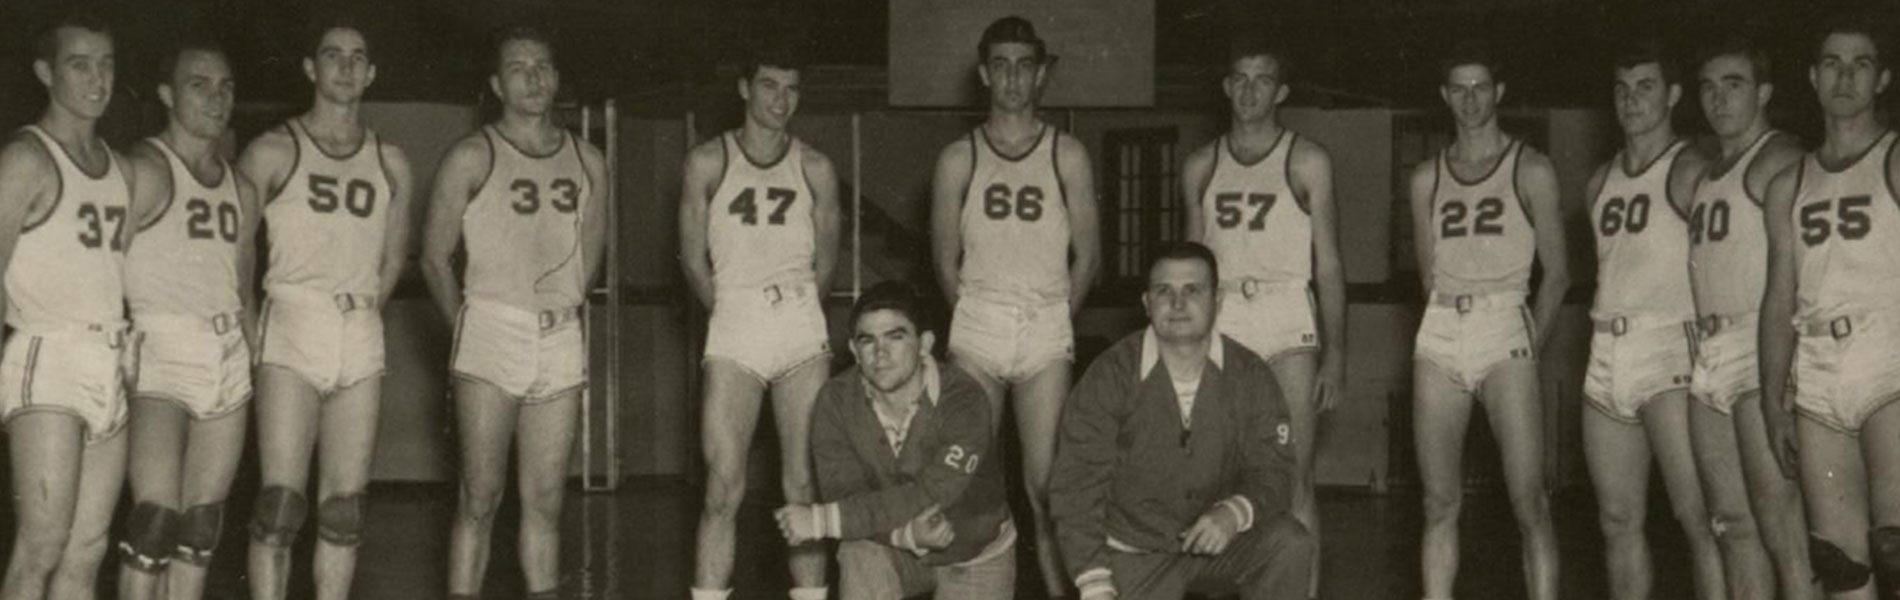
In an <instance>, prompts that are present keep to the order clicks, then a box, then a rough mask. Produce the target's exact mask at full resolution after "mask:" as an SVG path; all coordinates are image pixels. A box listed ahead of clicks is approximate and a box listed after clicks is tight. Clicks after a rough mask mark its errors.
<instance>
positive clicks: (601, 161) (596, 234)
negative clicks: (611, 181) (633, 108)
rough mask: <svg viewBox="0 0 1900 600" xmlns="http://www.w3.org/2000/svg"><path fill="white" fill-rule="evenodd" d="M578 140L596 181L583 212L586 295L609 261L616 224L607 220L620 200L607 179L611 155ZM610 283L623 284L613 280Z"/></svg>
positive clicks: (588, 167)
mask: <svg viewBox="0 0 1900 600" xmlns="http://www.w3.org/2000/svg"><path fill="white" fill-rule="evenodd" d="M574 139H575V141H576V142H579V143H580V145H581V158H582V159H584V160H586V161H587V164H586V165H584V166H585V168H586V169H587V178H588V179H590V180H593V182H594V183H593V185H592V186H591V187H592V190H593V191H592V192H591V193H590V194H589V196H590V197H589V198H588V199H587V208H586V211H585V212H584V213H583V214H582V215H581V293H582V295H583V296H585V294H586V293H587V290H588V288H590V287H591V286H592V285H593V283H594V278H596V277H599V276H600V268H601V265H602V264H605V263H606V260H605V258H606V256H607V231H608V230H609V229H610V228H612V227H613V224H612V223H608V222H607V203H609V202H614V201H616V199H615V198H614V197H613V196H611V195H609V194H610V193H611V190H610V189H609V188H610V187H611V186H610V185H608V181H607V155H605V154H603V153H601V151H600V149H598V148H595V147H594V145H593V144H589V143H587V142H586V141H583V140H581V139H580V138H579V137H576V138H574ZM607 285H610V286H612V285H619V283H618V282H613V281H609V282H607ZM582 302H583V303H585V302H586V301H585V300H583V301H582Z"/></svg>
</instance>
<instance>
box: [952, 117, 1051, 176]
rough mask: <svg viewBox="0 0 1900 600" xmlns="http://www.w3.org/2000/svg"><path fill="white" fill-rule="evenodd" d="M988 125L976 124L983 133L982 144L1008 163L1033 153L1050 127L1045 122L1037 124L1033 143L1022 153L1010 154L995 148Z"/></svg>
mask: <svg viewBox="0 0 1900 600" xmlns="http://www.w3.org/2000/svg"><path fill="white" fill-rule="evenodd" d="M989 126H990V125H989V123H984V124H982V125H978V126H976V132H977V133H981V134H983V145H985V146H989V148H990V154H993V155H995V156H996V157H997V158H1000V159H1003V162H1010V163H1014V162H1022V161H1023V159H1025V158H1029V155H1031V154H1035V153H1036V150H1038V149H1041V148H1042V142H1043V140H1045V139H1048V137H1049V130H1050V129H1052V127H1049V124H1047V123H1042V124H1039V127H1041V129H1038V130H1037V131H1036V143H1035V145H1032V146H1030V147H1029V149H1028V150H1024V151H1023V153H1022V154H1018V155H1016V156H1010V155H1008V154H1004V153H1003V151H1002V150H997V149H996V142H993V141H990V132H989V131H988V129H989ZM971 166H972V167H974V166H975V165H974V164H972V165H971Z"/></svg>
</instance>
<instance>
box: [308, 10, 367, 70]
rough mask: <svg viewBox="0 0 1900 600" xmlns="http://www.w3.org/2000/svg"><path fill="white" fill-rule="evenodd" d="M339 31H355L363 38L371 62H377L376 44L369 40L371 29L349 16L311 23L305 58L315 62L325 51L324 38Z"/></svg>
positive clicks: (327, 18)
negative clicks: (320, 53) (318, 54)
mask: <svg viewBox="0 0 1900 600" xmlns="http://www.w3.org/2000/svg"><path fill="white" fill-rule="evenodd" d="M338 29H347V30H350V31H354V32H356V35H359V36H362V38H363V53H364V54H366V55H368V56H369V59H370V62H376V44H375V42H372V41H370V39H369V38H370V35H369V27H368V26H367V25H366V24H365V23H364V22H363V21H361V20H358V19H357V18H356V17H353V16H348V15H325V16H323V17H321V18H318V19H316V20H314V21H311V23H310V31H309V34H308V35H309V38H308V39H307V40H306V43H307V45H306V46H304V58H309V59H312V60H315V59H316V58H317V53H319V52H322V51H323V36H326V35H329V34H330V32H331V31H335V30H338Z"/></svg>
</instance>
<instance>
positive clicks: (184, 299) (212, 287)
mask: <svg viewBox="0 0 1900 600" xmlns="http://www.w3.org/2000/svg"><path fill="white" fill-rule="evenodd" d="M145 143H147V144H150V145H151V146H152V147H154V148H157V149H158V151H159V153H160V154H163V155H165V164H166V165H169V166H170V168H171V180H172V195H171V197H170V198H166V199H165V206H164V207H163V208H160V209H159V212H158V214H157V215H155V216H153V217H152V218H151V219H150V220H148V221H146V222H144V223H140V224H139V234H138V238H137V240H136V241H134V242H133V244H132V249H131V251H130V252H127V253H126V257H125V260H126V272H125V299H126V303H127V304H129V305H131V307H132V316H133V319H134V320H137V318H138V317H139V316H141V315H191V316H198V317H205V318H210V317H214V316H217V315H219V314H222V313H230V312H237V311H238V310H240V309H242V308H243V303H242V302H241V301H240V300H239V299H238V285H240V283H239V279H238V267H237V258H238V230H239V228H240V227H242V226H243V224H244V214H243V210H244V206H243V204H242V203H240V202H238V187H237V176H236V175H233V174H232V170H231V165H230V163H227V162H222V161H220V164H222V165H223V166H224V173H223V175H222V176H221V177H219V178H218V180H217V181H214V182H210V183H206V182H204V181H202V180H200V179H198V176H197V175H196V174H193V173H192V172H191V169H190V168H189V167H186V166H185V162H184V159H182V158H179V156H178V154H177V153H176V152H173V151H172V148H171V146H170V145H167V144H166V143H165V141H164V140H162V139H159V138H156V137H153V138H146V140H145Z"/></svg>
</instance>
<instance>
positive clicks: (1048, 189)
mask: <svg viewBox="0 0 1900 600" xmlns="http://www.w3.org/2000/svg"><path fill="white" fill-rule="evenodd" d="M1057 137H1059V134H1057V133H1055V131H1054V128H1052V127H1049V126H1047V125H1045V126H1043V128H1042V131H1041V132H1039V133H1038V134H1037V137H1036V143H1035V145H1033V146H1031V147H1030V148H1029V150H1028V151H1027V152H1024V153H1022V154H1021V155H1019V156H1005V155H1004V154H1003V153H1002V152H1000V151H998V150H997V149H996V147H995V146H994V145H992V144H991V143H990V138H989V134H987V133H985V132H984V131H983V128H982V127H981V126H979V127H977V128H976V130H975V131H972V132H970V152H971V164H970V184H969V187H968V188H967V189H965V190H964V193H963V212H962V215H961V218H959V219H958V223H959V225H958V227H959V230H960V231H961V234H962V238H963V266H962V268H961V269H960V270H959V276H958V281H957V288H958V290H959V292H960V293H964V294H968V293H972V292H973V291H980V292H978V293H987V294H989V295H992V296H993V297H997V298H1000V299H1007V300H1010V301H1015V302H1024V303H1032V304H1033V303H1047V302H1055V301H1066V300H1068V299H1069V207H1068V198H1067V197H1066V195H1065V193H1064V192H1065V190H1064V189H1063V188H1062V177H1061V175H1060V174H1058V173H1057V172H1056V146H1058V145H1060V144H1058V143H1057V142H1058V140H1057V139H1056V138H1057Z"/></svg>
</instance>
